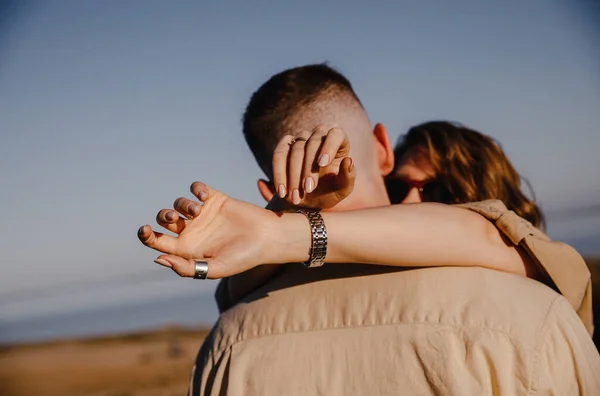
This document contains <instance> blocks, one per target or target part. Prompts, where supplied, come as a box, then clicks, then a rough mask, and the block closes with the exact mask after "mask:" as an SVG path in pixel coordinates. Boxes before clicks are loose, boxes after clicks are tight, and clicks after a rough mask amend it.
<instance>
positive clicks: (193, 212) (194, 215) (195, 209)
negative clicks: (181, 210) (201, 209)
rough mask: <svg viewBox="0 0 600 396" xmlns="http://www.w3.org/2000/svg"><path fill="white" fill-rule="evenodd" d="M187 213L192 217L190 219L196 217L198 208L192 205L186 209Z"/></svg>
mask: <svg viewBox="0 0 600 396" xmlns="http://www.w3.org/2000/svg"><path fill="white" fill-rule="evenodd" d="M188 212H190V214H191V215H192V217H196V216H197V215H198V208H196V206H195V205H192V206H190V207H189V208H188Z"/></svg>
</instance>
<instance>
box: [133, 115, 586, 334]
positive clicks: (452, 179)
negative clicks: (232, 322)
mask: <svg viewBox="0 0 600 396" xmlns="http://www.w3.org/2000/svg"><path fill="white" fill-rule="evenodd" d="M311 138H312V137H311ZM319 138H320V137H319ZM334 140H335V141H337V143H336V144H331V142H332V141H334ZM288 143H289V142H285V141H282V147H284V148H285V147H288ZM321 144H322V146H321V150H320V151H316V152H314V153H312V154H311V156H312V157H311V158H303V159H302V158H301V159H300V161H301V162H302V161H304V163H307V161H308V163H313V162H314V163H317V162H318V163H319V165H320V166H322V167H324V166H326V165H328V164H323V165H321V161H320V160H321V159H322V156H323V152H324V151H331V152H330V153H329V154H328V157H329V158H331V160H329V163H331V161H332V159H333V158H335V157H336V155H337V153H339V152H343V153H346V154H345V155H346V157H344V158H342V159H341V161H340V174H342V175H346V176H347V177H345V180H348V181H349V182H351V180H352V177H351V176H353V175H352V171H351V164H352V161H351V160H350V159H349V158H347V153H348V150H347V139H345V138H344V139H341V138H340V136H335V137H334V136H326V137H325V138H324V139H322V143H321ZM325 147H327V150H325ZM290 151H291V150H290ZM278 152H279V153H281V150H279V151H278ZM284 154H285V156H287V155H288V154H287V153H284ZM317 154H318V155H319V158H316V156H317ZM395 154H396V159H397V162H398V166H397V167H396V169H395V170H394V172H393V175H392V176H390V177H389V178H388V179H387V186H388V189H389V195H390V197H391V200H392V202H394V203H398V202H402V203H409V202H423V201H430V202H441V203H452V204H456V203H458V204H466V205H463V207H464V208H467V209H469V210H471V211H474V212H477V213H479V214H481V215H483V216H484V217H485V218H487V219H488V220H490V221H492V222H493V223H494V224H495V225H496V227H497V228H498V230H500V233H498V232H497V231H495V232H494V234H495V238H496V239H499V237H498V234H500V237H501V238H502V239H503V241H502V240H501V241H500V244H498V243H497V242H494V243H490V241H491V240H490V239H489V238H487V237H486V235H485V234H486V233H487V231H485V230H484V229H483V228H481V229H480V228H478V227H479V226H474V225H472V224H476V223H464V222H463V221H462V219H463V218H464V211H463V210H456V209H451V208H449V207H447V206H445V205H432V204H429V205H423V206H419V207H415V206H412V205H411V207H410V208H409V207H405V205H400V206H395V208H394V206H392V207H383V208H376V209H366V210H357V211H351V212H338V213H324V214H323V217H324V218H325V223H326V224H327V228H328V231H330V232H331V236H332V237H331V240H330V242H332V243H331V244H330V248H329V251H328V252H327V261H328V262H337V263H372V264H381V265H389V266H411V267H419V266H443V265H461V266H482V267H487V268H492V269H497V270H503V271H506V272H514V273H520V274H523V275H524V274H525V273H524V272H523V271H522V265H523V262H525V263H529V264H531V266H530V267H529V269H534V270H536V271H528V273H527V275H528V276H529V277H533V278H536V279H539V280H541V281H542V282H544V283H546V284H548V285H549V286H551V287H555V288H556V289H557V290H558V291H560V292H561V293H562V294H563V295H564V296H565V297H566V298H567V300H568V301H569V302H570V303H571V305H572V306H573V308H574V309H575V310H576V311H577V312H578V314H579V316H580V318H581V319H582V321H583V322H584V324H585V325H586V327H587V328H588V330H589V331H590V332H591V331H592V320H591V289H590V283H589V271H588V270H587V267H586V266H585V263H584V262H583V260H582V259H581V257H580V256H579V255H578V254H577V253H576V252H575V251H574V250H573V249H571V248H570V247H568V246H567V245H564V244H560V243H557V242H551V241H550V240H549V239H548V238H547V237H546V236H545V235H544V234H543V233H542V232H541V231H539V230H538V229H537V228H535V227H534V226H533V225H535V226H538V225H540V224H542V223H543V216H542V214H541V211H540V210H539V209H538V208H537V206H536V205H535V204H534V203H533V202H532V201H530V200H529V199H527V198H526V197H525V195H524V194H523V193H522V192H521V190H520V184H519V178H518V175H517V173H516V171H515V170H514V168H513V167H512V165H511V164H510V162H509V161H508V160H507V159H506V157H505V156H504V154H503V153H502V150H501V149H500V148H499V147H498V146H497V145H496V144H495V143H494V142H493V141H492V140H491V139H489V138H488V137H486V136H484V135H482V134H480V133H478V132H475V131H472V130H469V129H467V128H464V127H460V126H457V125H453V124H450V123H446V122H433V123H427V124H423V125H420V126H417V127H415V128H412V129H411V130H410V131H409V133H408V134H407V135H406V137H404V139H403V140H402V141H401V143H400V145H399V146H398V147H397V149H396V153H395ZM307 155H308V154H307ZM313 157H314V158H313ZM338 159H339V158H338ZM317 160H319V161H317ZM296 165H298V164H296ZM278 167H279V168H281V167H283V169H279V171H278V172H274V173H275V175H277V174H280V175H288V173H289V172H288V171H287V170H286V169H285V168H287V167H289V168H290V169H302V166H294V164H293V163H290V161H280V160H279V161H275V159H274V169H277V168H278ZM284 177H285V176H284ZM287 177H289V175H288V176H287ZM312 177H315V175H314V173H313V174H312ZM293 178H294V179H296V180H298V182H300V181H303V182H302V185H305V184H306V183H305V182H306V180H307V177H306V175H304V174H303V175H302V176H301V177H298V175H294V177H293ZM275 179H276V180H274V182H275V185H277V186H278V185H281V184H282V183H286V181H285V180H277V176H276V177H275ZM314 182H315V183H316V184H318V180H314ZM284 185H286V184H284ZM287 188H288V190H291V189H292V188H294V189H296V188H298V186H289V185H287ZM339 188H347V186H340V187H339ZM193 190H194V191H193V192H194V193H195V195H196V196H197V197H198V198H199V199H200V200H201V201H202V202H203V203H204V206H203V207H202V210H201V212H202V213H201V214H200V216H203V217H204V219H205V220H206V219H207V218H208V219H210V220H209V222H212V221H215V220H214V219H215V218H217V217H218V220H217V222H218V223H219V227H224V228H222V229H223V230H224V231H223V233H222V234H220V236H219V237H217V236H216V235H215V233H214V232H208V231H207V229H209V228H211V226H212V225H213V224H209V227H206V226H197V227H196V228H195V231H194V232H195V235H196V237H194V238H187V239H186V242H185V244H187V245H188V246H184V247H181V243H183V241H181V238H180V240H179V242H181V243H180V247H178V248H177V250H173V249H169V248H164V249H163V248H158V247H156V245H155V246H152V245H154V244H155V243H154V237H153V235H154V234H153V233H151V230H149V229H148V228H145V227H142V228H141V229H140V239H141V240H142V242H143V243H145V244H146V245H148V246H151V247H154V248H157V249H158V250H161V251H163V252H169V253H175V254H177V255H179V256H187V257H212V258H213V259H214V258H215V256H217V255H222V256H224V255H225V254H228V256H227V260H223V261H226V262H227V264H226V265H222V266H221V268H218V269H217V266H216V265H215V266H214V267H213V268H215V269H214V270H213V271H214V272H212V273H211V274H210V275H211V277H223V276H230V275H233V274H236V273H241V272H244V271H247V270H251V271H247V272H245V273H244V274H243V276H242V281H241V282H239V284H240V285H241V286H235V287H233V286H232V285H233V284H234V282H235V280H236V277H235V276H234V277H231V278H229V279H230V280H231V281H232V282H231V285H229V283H230V282H226V283H222V284H221V290H220V292H219V295H220V298H221V300H228V301H226V302H223V301H221V302H220V306H221V308H222V309H226V308H227V307H228V306H230V305H231V304H233V303H235V302H236V301H237V300H238V299H239V298H241V297H243V296H244V295H245V294H246V293H247V292H248V291H249V290H252V289H253V288H254V286H255V285H257V284H259V283H260V282H261V281H264V279H265V277H267V276H269V275H271V274H272V273H273V271H274V268H276V267H275V266H263V265H259V264H262V263H275V264H276V263H286V262H298V261H305V260H306V251H307V250H308V249H307V248H306V244H307V243H308V245H309V246H310V241H307V240H306V238H308V236H307V233H306V219H304V218H303V216H301V215H289V216H288V215H286V216H282V218H283V220H284V221H271V220H270V219H274V217H268V215H266V213H265V212H266V211H264V210H262V209H259V208H258V207H255V206H254V205H249V204H246V203H243V202H241V201H236V200H232V201H235V203H234V204H232V205H230V206H229V207H233V208H234V209H231V210H228V212H229V216H230V217H227V215H224V216H220V213H221V212H219V210H220V209H218V208H219V205H222V204H223V202H225V201H226V200H228V199H229V200H231V199H230V198H228V197H226V196H225V195H224V194H222V193H220V192H218V191H215V190H212V189H210V188H209V187H207V186H204V185H203V184H201V183H199V184H195V187H194V186H193ZM314 191H316V190H314ZM284 195H285V194H284ZM490 198H500V200H501V201H498V200H496V201H482V200H485V199H490ZM328 199H331V194H329V195H328ZM474 200H479V201H481V202H475V203H469V202H472V201H474ZM309 201H310V203H311V205H310V206H312V207H322V206H319V204H318V197H317V198H316V199H315V196H314V193H313V194H312V197H311V194H310V193H306V192H305V194H304V200H303V202H301V203H300V204H301V205H304V206H306V203H307V202H309ZM502 202H504V204H503V203H502ZM193 204H194V203H193V202H191V201H190V200H181V199H180V200H178V201H177V202H176V205H175V209H176V210H177V211H178V212H180V213H181V214H183V215H184V216H185V217H195V215H197V214H199V213H200V210H199V209H198V210H197V211H194V210H190V208H191V207H192V205H193ZM505 205H506V206H505ZM402 207H404V208H405V209H406V210H404V209H403V208H402ZM507 207H508V209H510V210H507ZM213 208H217V209H213ZM279 209H281V208H279ZM171 212H172V211H171ZM193 212H195V213H193ZM166 213H167V212H164V213H163V214H164V216H163V220H162V222H161V221H159V223H161V225H163V226H166V227H167V228H168V229H169V230H171V231H174V232H177V233H178V234H181V233H183V232H185V231H186V229H185V228H186V226H187V225H188V223H187V221H183V220H182V219H179V216H176V217H177V218H178V219H175V218H174V216H173V214H170V215H167V214H166ZM211 213H212V214H211ZM298 216H300V218H299V217H298ZM159 217H160V214H159ZM169 217H171V219H169ZM275 217H277V216H275ZM475 217H477V218H478V219H479V217H478V216H475ZM241 218H245V219H244V220H243V221H241V222H243V223H244V224H241V223H240V219H241ZM525 219H527V220H525ZM245 220H248V221H245ZM176 222H179V223H178V224H179V226H175V225H174V224H175V223H176ZM192 223H193V221H192V222H190V223H189V224H192ZM266 223H269V224H275V223H277V225H274V226H273V227H272V228H269V227H262V226H261V227H259V228H256V224H266ZM459 223H461V224H463V225H464V224H468V226H462V228H461V227H458V228H456V225H457V224H459ZM223 224H225V225H223ZM398 224H402V225H403V226H404V227H398ZM532 224H533V225H532ZM449 225H450V226H449ZM282 227H283V228H282ZM358 227H360V228H362V229H367V228H368V230H369V232H368V233H366V234H357V233H356V232H353V231H352V229H357V228H358ZM492 228H493V227H492ZM239 229H242V232H240V231H239ZM265 229H268V230H269V231H268V232H267V233H266V235H267V237H268V238H271V239H272V238H274V237H276V236H278V235H284V236H285V238H283V239H281V240H279V242H277V243H273V242H272V241H270V240H269V242H270V245H268V247H267V245H265V244H264V243H262V244H261V242H260V240H259V239H260V236H261V235H264V234H265ZM189 234H191V233H189ZM390 235H393V236H394V238H397V239H398V240H401V241H403V242H404V245H402V244H396V243H393V242H391V241H390ZM337 236H339V237H337ZM249 237H251V238H258V239H252V242H250V240H249V239H248V238H249ZM211 238H212V239H213V241H212V242H214V241H215V240H218V241H219V243H218V244H217V245H214V246H215V249H213V251H210V252H202V253H200V254H195V253H193V252H192V251H191V250H190V251H188V250H189V249H195V248H197V247H198V246H200V245H202V244H203V243H204V244H207V243H206V241H208V240H209V239H211ZM236 238H237V239H236ZM386 238H387V239H386ZM225 240H227V242H223V241H225ZM290 241H292V242H290ZM407 241H416V242H414V243H413V244H411V243H408V244H407V243H406V242H407ZM212 242H211V243H212ZM230 242H231V243H230ZM503 242H504V243H505V244H506V246H502V245H503ZM382 244H383V245H384V246H381V245H382ZM188 247H189V249H188ZM275 247H281V249H276V248H275ZM507 247H509V248H507ZM440 252H442V253H440ZM269 254H270V255H269ZM519 256H520V257H519ZM157 263H159V264H161V265H165V266H168V267H170V268H172V269H174V270H175V271H176V272H177V273H178V274H180V275H182V276H193V275H194V270H193V265H194V261H193V260H185V259H182V258H177V257H174V256H172V255H165V256H161V257H159V259H158V260H157ZM215 264H216V263H215ZM221 264H223V262H221ZM257 265H258V266H257ZM519 265H521V267H519ZM255 266H257V267H256V268H254V267H255ZM253 268H254V269H253ZM218 271H220V272H218ZM249 274H251V275H249ZM227 289H229V290H227Z"/></svg>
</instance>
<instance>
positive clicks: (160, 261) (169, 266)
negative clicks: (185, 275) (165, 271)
mask: <svg viewBox="0 0 600 396" xmlns="http://www.w3.org/2000/svg"><path fill="white" fill-rule="evenodd" d="M154 262H155V263H156V264H160V265H162V266H164V267H168V268H173V266H172V265H171V263H169V262H168V261H167V260H164V259H156V260H154Z"/></svg>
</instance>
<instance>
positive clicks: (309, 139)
mask: <svg viewBox="0 0 600 396" xmlns="http://www.w3.org/2000/svg"><path fill="white" fill-rule="evenodd" d="M349 144H350V143H349V141H348V136H347V135H346V133H345V132H344V131H343V130H341V129H340V128H328V127H324V126H318V127H316V128H315V129H314V130H313V131H312V132H310V133H306V132H301V133H299V134H297V135H286V136H284V137H283V138H282V139H281V140H280V141H279V143H278V144H277V146H276V148H275V151H274V153H273V189H274V193H275V194H276V195H277V196H279V198H280V199H282V200H286V201H287V202H289V203H290V204H292V205H294V206H301V207H305V208H316V209H329V208H332V207H334V206H335V205H337V204H338V203H339V202H341V201H342V200H343V199H345V198H346V197H347V196H348V195H350V193H351V192H352V190H353V189H354V182H355V179H356V173H355V172H354V169H353V168H354V167H353V164H352V159H351V158H350V157H349V156H348V155H349V153H350V146H349Z"/></svg>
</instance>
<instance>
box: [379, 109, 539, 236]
mask: <svg viewBox="0 0 600 396" xmlns="http://www.w3.org/2000/svg"><path fill="white" fill-rule="evenodd" d="M394 156H395V158H396V169H395V170H394V172H392V174H391V175H390V176H388V177H387V178H386V187H387V190H388V194H389V196H390V201H391V203H392V204H396V203H412V202H440V203H445V204H463V203H468V202H477V201H485V200H488V199H498V200H500V201H502V202H503V203H504V205H506V207H507V208H508V209H509V210H512V211H514V212H515V213H516V214H518V215H519V216H520V217H522V218H524V219H525V220H527V221H529V222H530V223H532V224H533V225H534V226H535V227H537V228H544V216H543V214H542V211H541V210H540V208H539V207H538V206H537V205H536V204H535V202H533V201H532V200H530V199H529V198H527V197H526V196H525V194H524V193H523V192H522V191H521V185H520V184H521V183H520V182H521V177H520V176H519V174H518V173H517V171H516V170H515V168H514V167H513V166H512V164H511V163H510V161H509V160H508V158H507V157H506V155H505V154H504V152H503V151H502V149H501V148H500V146H499V145H498V143H496V142H495V141H494V140H493V139H492V138H490V137H489V136H486V135H484V134H482V133H480V132H477V131H475V130H473V129H469V128H467V127H465V126H462V125H460V124H456V123H450V122H447V121H431V122H427V123H424V124H420V125H417V126H414V127H412V128H411V129H410V130H409V131H408V133H407V134H406V135H404V136H402V137H401V140H400V141H399V143H398V145H397V146H396V148H395V150H394Z"/></svg>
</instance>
